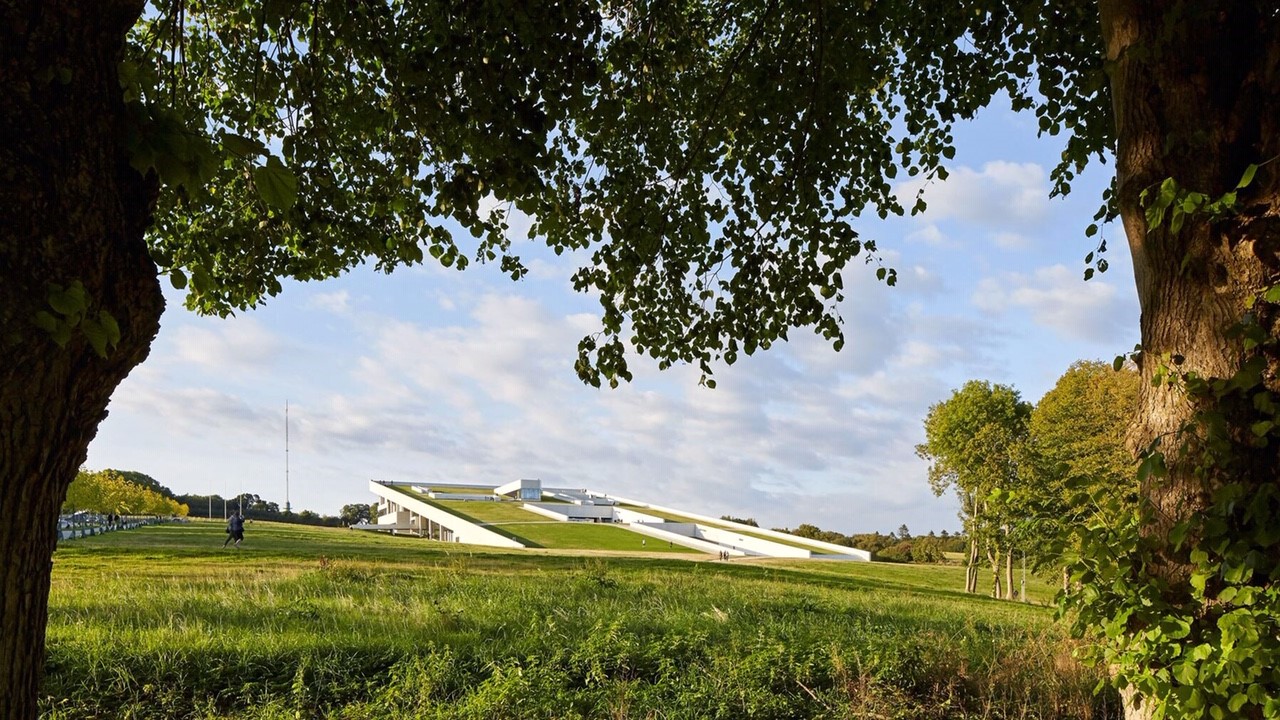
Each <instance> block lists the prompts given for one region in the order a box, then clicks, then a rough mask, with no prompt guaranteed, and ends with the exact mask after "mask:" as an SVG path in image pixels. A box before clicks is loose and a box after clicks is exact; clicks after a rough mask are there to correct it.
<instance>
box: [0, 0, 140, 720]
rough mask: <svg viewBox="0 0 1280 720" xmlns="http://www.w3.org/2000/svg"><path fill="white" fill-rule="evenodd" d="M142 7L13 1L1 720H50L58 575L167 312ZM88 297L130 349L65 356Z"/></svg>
mask: <svg viewBox="0 0 1280 720" xmlns="http://www.w3.org/2000/svg"><path fill="white" fill-rule="evenodd" d="M141 11H142V2H141V1H140V0H133V1H131V2H100V3H91V4H85V3H80V2H74V1H73V0H23V1H17V0H0V557H2V558H4V565H3V569H2V570H0V592H2V593H3V595H2V596H0V717H3V718H6V719H8V720H29V719H34V718H35V717H36V702H37V698H38V692H39V683H40V678H41V675H42V673H43V669H44V657H45V655H44V633H45V624H46V621H47V609H48V599H49V574H50V570H51V568H52V554H53V550H54V545H55V543H56V540H57V518H58V511H59V507H60V505H61V502H62V498H63V497H64V495H65V493H66V489H67V486H68V485H69V484H70V483H71V481H72V479H74V477H75V474H76V471H77V470H78V469H79V467H80V465H81V463H83V462H84V459H85V457H86V453H87V448H88V445H89V442H90V440H92V439H93V436H94V434H95V433H96V431H97V427H98V424H99V423H100V422H101V421H102V419H103V418H104V417H106V406H107V402H108V400H109V399H110V397H111V393H112V391H113V390H114V389H115V388H116V386H117V385H118V384H119V383H120V381H121V380H123V379H124V377H125V376H126V375H127V374H128V373H129V371H130V370H131V369H132V368H133V367H134V366H136V365H137V364H138V363H139V362H141V361H142V360H143V358H145V357H146V354H147V351H148V348H149V347H150V344H151V340H152V339H153V338H154V337H155V334H156V331H157V330H158V329H159V317H160V313H161V311H162V310H163V307H164V300H163V297H162V296H161V294H160V289H159V283H158V281H157V279H156V269H155V265H154V264H153V263H152V262H151V260H150V259H149V258H148V256H147V250H146V246H145V244H144V240H143V233H144V230H145V228H146V226H147V223H148V221H149V212H150V208H151V207H153V204H154V199H155V183H154V182H148V181H146V180H144V178H143V177H141V176H140V175H139V174H138V173H137V172H136V171H134V170H133V169H132V168H130V166H129V164H128V155H127V151H126V148H125V138H126V134H127V125H126V118H127V115H126V112H125V106H124V103H123V99H122V97H121V91H120V86H119V82H118V79H117V66H118V64H119V61H120V57H121V50H122V47H123V42H124V38H125V35H126V33H127V31H128V29H129V27H131V26H132V25H133V23H134V22H136V21H137V18H138V17H139V15H140V13H141ZM76 282H78V283H80V284H81V285H82V286H83V287H84V291H85V292H84V298H85V301H86V302H85V304H84V305H85V307H84V308H83V311H82V312H81V313H79V314H83V315H86V316H87V317H89V319H90V320H93V321H96V320H99V319H100V317H101V316H100V315H99V313H100V312H106V313H109V314H110V315H111V317H113V318H114V319H115V321H116V322H117V323H118V324H119V329H120V339H119V343H118V345H116V346H115V347H114V348H109V349H108V350H107V357H106V358H103V357H100V356H99V355H98V354H97V353H96V352H95V351H94V349H93V348H92V346H91V344H90V342H89V341H88V336H87V335H86V334H85V331H84V325H83V324H80V325H77V326H76V327H75V328H73V329H72V330H71V332H70V336H69V338H67V339H66V340H65V344H64V345H63V346H61V347H60V346H59V345H58V344H56V343H55V342H54V339H53V337H54V336H53V334H51V332H50V331H49V330H48V329H47V328H44V327H40V326H38V325H37V324H36V317H37V313H40V312H45V313H48V314H49V315H48V316H46V317H47V318H48V319H56V320H58V321H60V322H64V323H66V322H69V318H75V317H76V316H77V314H78V313H77V312H76V311H74V310H71V311H69V313H68V315H64V314H63V312H64V311H68V308H67V306H66V305H65V303H56V304H59V305H61V310H60V309H59V308H55V307H54V306H53V305H51V303H50V297H51V293H50V284H51V283H54V284H57V285H59V286H62V287H63V288H66V287H70V286H71V285H72V284H73V283H76Z"/></svg>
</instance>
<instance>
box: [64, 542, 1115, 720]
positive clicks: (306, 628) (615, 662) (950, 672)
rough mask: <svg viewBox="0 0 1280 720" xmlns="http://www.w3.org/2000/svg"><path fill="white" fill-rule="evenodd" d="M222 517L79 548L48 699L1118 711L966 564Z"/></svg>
mask: <svg viewBox="0 0 1280 720" xmlns="http://www.w3.org/2000/svg"><path fill="white" fill-rule="evenodd" d="M573 527H575V528H576V527H583V528H592V527H593V526H588V525H582V526H578V525H575V526H573ZM594 527H595V528H601V527H602V526H594ZM603 529H606V530H609V529H612V530H619V532H623V531H621V530H620V529H619V528H609V527H608V526H603ZM223 537H224V535H223V533H222V526H221V523H192V524H188V525H172V526H159V527H153V528H145V529H140V530H133V531H128V532H118V533H111V534H108V535H103V536H98V537H93V538H86V539H82V540H76V541H71V542H67V543H64V544H63V545H62V546H60V547H59V549H58V551H57V553H56V554H55V559H54V573H53V587H52V594H51V597H50V607H49V619H50V623H49V633H48V651H49V653H48V654H49V657H48V663H47V667H46V682H45V696H44V698H43V700H42V711H43V713H44V717H45V718H47V719H48V720H63V719H70V718H104V719H105V718H134V719H152V718H154V719H156V720H158V719H160V718H166V719H168V718H205V719H214V718H248V719H249V720H268V719H270V720H277V719H280V720H283V718H343V719H351V720H358V719H365V720H373V719H375V718H379V719H381V718H432V719H439V720H444V719H453V718H459V719H462V718H467V719H473V720H481V719H482V718H483V719H488V718H501V719H504V720H505V719H507V718H512V719H517V720H518V719H520V718H530V719H532V718H582V719H586V718H635V719H636V720H639V719H641V718H664V719H671V720H686V719H687V720H703V719H706V718H722V719H724V720H738V719H739V718H746V719H752V718H754V719H760V720H784V719H786V720H793V719H800V718H832V719H834V718H880V717H886V718H888V717H892V718H906V719H915V718H918V719H922V720H926V719H927V720H943V719H944V718H947V719H949V718H990V719H993V720H998V719H1002V718H1008V719H1014V718H1017V719H1024V720H1025V719H1030V718H1044V719H1046V720H1047V719H1048V718H1082V719H1083V718H1110V717H1118V714H1117V708H1116V706H1115V698H1114V696H1111V695H1104V696H1102V697H1094V696H1093V695H1091V693H1090V688H1091V687H1092V686H1093V685H1094V683H1095V682H1096V681H1097V678H1098V676H1097V673H1096V672H1095V671H1092V670H1088V669H1085V668H1081V667H1080V666H1078V665H1076V664H1075V662H1074V661H1073V660H1072V659H1071V646H1070V644H1069V643H1068V642H1067V641H1066V640H1064V639H1063V637H1062V636H1061V633H1060V632H1059V630H1058V629H1057V627H1056V626H1054V625H1053V624H1052V622H1051V612H1050V611H1049V610H1048V609H1047V608H1043V607H1036V606H1029V605H1023V604H1019V603H1007V602H997V601H993V600H989V599H985V598H978V597H972V596H966V595H964V594H962V593H959V592H956V591H955V590H954V589H953V588H955V587H958V586H959V584H960V578H961V575H960V574H959V573H958V572H957V569H955V568H937V569H936V570H940V571H951V572H952V573H955V574H953V575H950V576H947V575H945V574H942V573H938V572H930V573H926V574H924V575H921V573H920V572H919V570H920V568H916V567H913V566H879V565H870V564H866V563H856V564H855V563H835V562H819V561H813V562H790V563H786V562H776V561H771V562H767V563H737V562H735V563H721V562H714V561H702V560H700V559H696V558H698V556H696V555H694V556H688V557H690V558H695V559H696V560H695V561H690V560H686V559H680V558H678V557H675V556H673V557H670V558H666V559H663V558H652V557H636V556H627V555H615V556H609V557H607V558H606V557H591V558H583V557H575V556H571V555H567V554H548V553H549V552H550V551H537V552H528V551H504V550H497V549H493V550H484V549H479V548H475V547H465V546H459V545H456V544H447V543H437V542H431V541H426V540H421V539H416V538H403V537H391V536H384V535H375V534H371V533H361V532H358V531H348V530H338V529H328V528H305V527H297V526H284V525H275V524H271V523H262V522H258V523H253V524H251V525H249V526H247V528H246V538H245V546H244V547H243V548H242V549H241V550H238V551H237V550H222V549H220V547H219V546H220V544H221V542H222V539H223ZM929 570H931V571H932V570H934V569H933V568H929Z"/></svg>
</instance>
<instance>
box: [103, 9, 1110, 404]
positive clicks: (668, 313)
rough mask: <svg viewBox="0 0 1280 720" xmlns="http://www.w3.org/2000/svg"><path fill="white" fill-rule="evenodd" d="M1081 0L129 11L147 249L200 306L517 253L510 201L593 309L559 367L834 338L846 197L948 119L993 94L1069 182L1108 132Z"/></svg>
mask: <svg viewBox="0 0 1280 720" xmlns="http://www.w3.org/2000/svg"><path fill="white" fill-rule="evenodd" d="M1092 12H1093V10H1092V8H1091V7H1090V6H1089V5H1088V4H1081V3H1073V2H1067V1H1066V0H1054V1H1053V2H1050V3H1048V4H1045V3H1042V2H1029V1H1028V2H1018V3H991V2H989V0H988V1H977V0H964V1H961V2H937V3H927V4H926V6H920V5H919V4H918V3H905V2H900V1H892V2H890V1H884V2H854V3H849V2H819V3H812V2H798V0H687V1H685V2H680V3H645V2H591V1H590V0H570V1H568V2H562V3H526V2H516V1H515V0H455V1H453V2H447V1H446V2H409V1H400V0H380V1H375V2H365V3H350V2H347V0H314V1H313V2H309V3H295V2H288V1H287V0H252V1H246V0H240V1H236V0H174V1H173V2H163V3H160V2H153V4H152V6H151V7H149V8H148V10H147V12H146V13H145V14H144V16H143V17H144V19H143V20H142V21H141V22H140V23H139V24H138V25H137V27H135V28H134V30H133V32H132V34H131V42H130V45H129V49H128V53H127V57H126V59H125V61H124V62H123V63H122V65H121V81H122V83H123V84H124V86H125V88H126V96H127V101H128V102H129V107H130V110H131V113H132V116H133V118H134V123H133V126H134V133H133V135H132V137H131V143H132V153H133V155H132V157H133V163H134V165H135V166H136V167H138V168H139V169H140V170H143V171H154V172H155V173H156V176H157V177H158V179H159V181H160V183H161V195H160V201H159V207H158V209H157V212H156V215H155V225H154V227H153V230H152V232H151V238H150V243H151V247H152V256H153V257H154V258H155V260H156V261H157V263H158V264H159V265H160V266H161V268H162V270H163V271H165V272H167V273H168V274H169V275H170V277H171V279H172V281H173V283H174V284H175V285H176V286H178V287H188V288H189V294H188V296H187V297H188V300H187V302H188V305H189V306H191V307H192V308H194V309H196V310H198V311H201V312H205V313H217V314H226V313H229V312H232V311H234V310H236V309H241V308H247V307H251V306H254V305H257V304H259V303H261V302H263V301H264V300H265V299H266V298H268V297H269V296H272V295H275V294H276V293H278V292H280V290H281V284H280V278H282V277H293V278H299V279H304V280H305V279H317V278H325V277H331V276H334V275H336V274H339V273H342V272H344V271H345V270H348V269H350V268H351V267H353V266H355V265H357V264H360V263H363V262H371V263H373V264H374V265H375V266H376V267H377V268H379V269H381V270H385V271H389V270H391V269H393V268H395V267H397V266H400V265H406V264H414V263H419V262H423V261H424V260H425V257H426V256H427V255H430V256H431V257H432V258H435V259H436V260H438V261H439V262H441V263H442V264H444V265H445V266H451V267H457V268H463V267H466V266H467V265H468V264H469V263H470V262H471V261H472V260H479V261H482V262H497V263H500V266H501V268H502V269H503V270H504V271H506V272H507V273H509V274H510V275H511V276H512V277H513V278H519V277H521V276H522V275H523V273H524V268H523V266H522V265H521V263H520V260H519V246H518V245H516V244H515V241H518V240H522V238H513V237H511V236H510V233H509V231H508V225H507V222H506V218H507V217H508V215H509V213H511V212H513V211H519V212H522V213H526V214H528V215H529V216H531V217H532V218H533V223H532V228H531V230H530V236H531V237H537V238H541V239H542V240H543V241H544V242H546V243H547V244H548V245H549V246H550V247H551V248H553V249H554V250H555V251H556V252H558V253H559V252H566V251H577V252H578V253H579V254H580V256H581V257H582V258H583V264H582V266H581V267H580V269H579V270H578V272H577V273H576V275H575V276H574V284H575V287H576V288H577V289H579V290H581V291H583V292H590V293H594V294H596V295H597V296H598V297H599V299H600V303H601V321H602V322H601V330H600V332H599V333H596V334H594V335H592V336H590V337H587V338H584V339H583V341H582V343H581V344H580V346H579V360H578V364H577V369H578V371H579V374H580V375H581V376H582V377H583V378H584V380H586V381H588V382H591V383H594V384H597V385H598V384H599V383H600V382H601V380H602V379H605V380H607V381H609V382H611V383H616V382H617V381H618V380H619V379H627V378H629V377H630V373H629V372H628V370H627V360H626V357H625V356H626V347H627V346H628V345H629V346H630V347H631V349H632V350H633V351H635V352H638V353H644V354H648V355H650V356H652V357H653V358H654V359H656V360H657V362H658V364H659V365H660V366H663V367H666V366H668V365H670V364H672V363H693V362H696V363H698V364H699V365H700V366H701V367H702V369H703V370H704V372H706V373H710V372H711V367H710V364H711V363H712V362H715V361H724V362H726V363H733V362H734V361H735V360H736V358H737V357H738V355H739V354H740V353H747V354H750V353H752V352H754V351H756V350H757V349H759V348H766V347H768V346H769V345H770V344H771V343H773V342H775V341H777V340H779V339H785V338H786V336H787V332H788V330H789V328H791V327H812V328H813V329H814V331H815V332H818V333H820V334H822V335H823V336H825V337H827V338H829V339H831V340H832V341H833V344H834V345H835V347H836V348H837V349H838V348H839V347H840V346H841V345H843V343H844V338H843V336H842V333H841V329H840V325H839V313H838V310H837V307H838V303H839V302H840V301H841V300H842V298H843V294H842V288H843V286H844V279H843V277H842V272H844V271H845V269H846V266H847V265H849V263H850V261H851V260H852V259H854V258H857V257H860V256H861V257H863V258H865V259H866V261H867V262H871V263H874V264H877V265H878V264H879V260H878V259H877V256H876V254H875V243H874V241H873V240H871V239H866V238H862V237H861V236H859V234H858V232H857V231H856V230H855V228H854V221H855V218H857V217H858V216H859V215H860V214H861V213H865V212H875V213H878V214H879V215H880V216H882V217H884V216H887V215H888V214H890V213H894V214H900V213H903V212H905V211H906V210H908V209H910V211H912V212H917V211H919V210H921V209H923V204H922V203H921V202H919V199H918V198H908V199H906V200H904V201H901V202H900V200H899V198H897V197H896V196H895V194H894V191H893V187H892V185H891V184H890V181H892V180H893V179H894V178H895V177H896V176H897V175H898V173H899V172H902V173H905V174H906V175H910V176H923V177H925V178H930V179H932V178H936V179H945V178H946V168H945V167H944V164H945V162H946V160H948V159H950V158H951V157H953V155H954V146H953V138H952V134H951V127H952V124H953V123H954V122H955V121H956V120H958V119H962V118H967V117H970V116H972V115H973V114H974V113H975V112H976V111H977V110H978V109H980V108H981V107H983V106H984V105H986V104H987V103H988V102H990V101H991V100H992V99H993V98H994V97H996V96H997V95H1001V94H1003V95H1007V96H1008V97H1010V98H1011V99H1012V102H1013V105H1014V107H1015V108H1018V109H1032V108H1033V109H1034V110H1035V112H1036V114H1037V115H1038V116H1039V118H1040V129H1041V131H1043V132H1047V133H1050V134H1057V133H1058V132H1065V133H1066V134H1067V142H1066V150H1065V152H1064V154H1063V161H1062V164H1061V165H1059V167H1058V168H1057V169H1056V171H1055V173H1054V178H1055V182H1056V185H1055V192H1065V191H1066V190H1067V189H1068V188H1069V183H1070V181H1071V179H1072V177H1073V175H1074V173H1076V172H1078V171H1079V169H1080V168H1081V167H1083V165H1084V164H1085V163H1086V162H1087V161H1088V160H1089V159H1090V158H1091V157H1101V155H1102V154H1103V153H1104V152H1105V150H1106V148H1107V147H1108V146H1109V144H1110V142H1111V135H1110V133H1111V129H1110V122H1109V105H1110V103H1109V100H1108V98H1107V97H1106V94H1107V86H1106V83H1105V82H1104V76H1103V74H1102V68H1101V60H1100V58H1101V51H1100V48H1099V46H1098V32H1097V28H1096V24H1097V19H1096V17H1094V16H1093V15H1092ZM1104 212H1105V211H1104ZM876 273H877V275H878V276H879V277H880V278H881V279H882V280H884V281H885V282H887V283H889V284H892V283H893V282H894V280H895V275H894V272H893V270H892V269H891V268H887V267H883V266H880V267H878V268H877V270H876ZM708 382H709V383H710V382H712V381H708Z"/></svg>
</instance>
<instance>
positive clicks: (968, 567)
mask: <svg viewBox="0 0 1280 720" xmlns="http://www.w3.org/2000/svg"><path fill="white" fill-rule="evenodd" d="M964 591H965V592H971V593H976V592H978V539H977V537H976V536H975V535H974V533H973V531H972V530H971V531H969V561H968V563H966V564H965V567H964Z"/></svg>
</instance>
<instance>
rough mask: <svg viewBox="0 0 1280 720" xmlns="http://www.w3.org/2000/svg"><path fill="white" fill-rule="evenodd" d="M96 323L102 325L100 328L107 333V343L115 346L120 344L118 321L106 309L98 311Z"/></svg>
mask: <svg viewBox="0 0 1280 720" xmlns="http://www.w3.org/2000/svg"><path fill="white" fill-rule="evenodd" d="M98 323H99V324H100V325H102V329H103V330H104V331H105V332H106V333H107V344H108V345H110V346H111V347H115V346H117V345H119V344H120V323H118V322H116V318H115V316H114V315H112V314H111V313H109V312H107V311H106V310H99V311H98Z"/></svg>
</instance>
